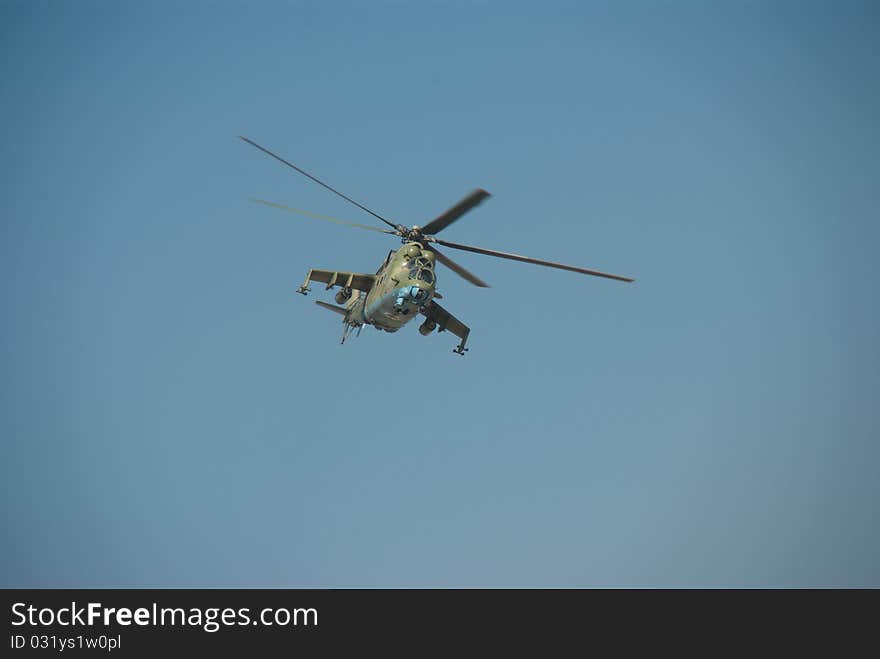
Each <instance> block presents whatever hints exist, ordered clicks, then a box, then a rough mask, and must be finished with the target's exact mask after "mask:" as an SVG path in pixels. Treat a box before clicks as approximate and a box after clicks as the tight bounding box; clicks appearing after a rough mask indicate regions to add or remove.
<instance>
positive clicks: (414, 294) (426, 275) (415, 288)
mask: <svg viewBox="0 0 880 659" xmlns="http://www.w3.org/2000/svg"><path fill="white" fill-rule="evenodd" d="M435 285H436V274H435V272H434V254H433V253H432V252H431V251H430V250H426V249H422V246H421V245H419V244H418V243H407V244H406V245H404V246H403V247H401V248H400V249H399V250H397V251H396V252H393V253H391V254H389V255H388V258H387V259H386V260H385V263H384V264H383V265H382V267H381V268H379V271H378V272H377V273H376V278H375V281H374V284H373V287H372V288H371V289H370V291H369V292H368V293H367V294H366V295H363V296H360V298H359V300H358V302H361V303H362V309H360V310H359V311H361V312H362V318H363V322H364V323H366V324H369V325H374V326H376V327H378V328H379V329H383V330H385V331H386V332H396V331H397V330H399V329H400V328H401V327H403V326H404V325H406V324H407V323H408V322H409V321H411V320H412V319H413V318H415V317H416V316H418V315H419V309H421V308H422V307H424V306H425V305H426V304H428V303H429V302H430V301H431V298H433V297H434V287H435ZM352 311H355V309H352ZM350 315H354V314H350Z"/></svg>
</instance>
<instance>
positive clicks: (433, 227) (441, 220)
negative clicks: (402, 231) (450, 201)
mask: <svg viewBox="0 0 880 659" xmlns="http://www.w3.org/2000/svg"><path fill="white" fill-rule="evenodd" d="M491 196H492V195H490V194H489V193H488V192H486V191H485V190H483V189H482V188H478V189H476V190H474V191H473V192H471V193H470V194H469V195H468V196H467V197H465V198H464V199H462V200H461V201H460V202H458V203H457V204H456V205H455V206H453V207H452V208H450V209H449V210H447V211H446V212H445V213H442V214H440V215H438V216H437V217H436V218H434V219H433V220H431V221H430V222H428V223H427V224H426V225H425V226H423V227H422V228H421V230H422V233H423V234H424V235H426V236H433V235H434V234H435V233H440V232H441V231H442V230H443V229H445V228H446V227H448V226H449V225H450V224H452V223H453V222H455V221H456V220H457V219H458V218H460V217H461V216H462V215H464V214H465V213H467V212H468V211H469V210H470V209H472V208H473V207H474V206H476V205H477V204H479V203H481V202H482V201H483V200H484V199H486V197H491Z"/></svg>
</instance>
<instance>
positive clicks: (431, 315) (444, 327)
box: [421, 300, 471, 355]
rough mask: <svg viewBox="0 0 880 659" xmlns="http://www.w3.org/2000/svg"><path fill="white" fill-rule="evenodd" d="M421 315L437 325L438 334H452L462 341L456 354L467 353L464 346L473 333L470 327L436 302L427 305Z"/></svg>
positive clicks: (432, 301) (456, 349)
mask: <svg viewBox="0 0 880 659" xmlns="http://www.w3.org/2000/svg"><path fill="white" fill-rule="evenodd" d="M421 313H422V314H423V315H424V316H426V317H427V318H428V320H433V321H434V322H435V323H437V331H438V332H443V331H447V332H452V333H453V334H455V336H457V337H458V338H459V339H461V342H460V343H459V344H458V346H457V347H456V348H455V352H457V353H458V354H460V355H463V354H464V353H465V351H466V350H467V348H465V347H464V344H465V343H467V338H468V334H470V333H471V329H470V327H468V326H467V325H465V324H464V323H463V322H461V321H460V320H459V319H458V318H456V317H455V316H453V315H452V314H451V313H449V312H448V311H447V310H446V309H444V308H443V307H441V306H440V305H439V304H437V303H436V302H435V301H434V300H431V302H429V303H428V304H426V305H425V306H424V307H423V308H422V311H421Z"/></svg>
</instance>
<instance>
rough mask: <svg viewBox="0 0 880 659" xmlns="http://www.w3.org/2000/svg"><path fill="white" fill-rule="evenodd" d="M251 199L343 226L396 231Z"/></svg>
mask: <svg viewBox="0 0 880 659" xmlns="http://www.w3.org/2000/svg"><path fill="white" fill-rule="evenodd" d="M251 201H253V202H256V203H258V204H265V205H266V206H271V207H272V208H280V209H281V210H283V211H289V212H291V213H298V214H299V215H305V216H306V217H311V218H314V219H316V220H324V221H325V222H333V223H335V224H341V225H342V226H345V227H356V228H358V229H367V230H368V231H378V232H379V233H390V234H391V235H394V234H395V233H396V232H395V231H392V230H391V229H382V228H381V227H371V226H370V225H369V224H358V223H357V222H346V221H345V220H338V219H336V218H335V217H330V216H329V215H318V214H317V213H310V212H309V211H304V210H301V209H299V208H291V207H290V206H282V205H281V204H276V203H273V202H271V201H266V200H265V199H256V198H253V197H252V198H251Z"/></svg>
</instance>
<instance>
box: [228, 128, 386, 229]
mask: <svg viewBox="0 0 880 659" xmlns="http://www.w3.org/2000/svg"><path fill="white" fill-rule="evenodd" d="M238 137H239V139H241V140H242V141H244V142H247V143H248V144H250V145H251V146H255V147H256V148H258V149H259V150H260V151H262V152H263V153H265V154H267V155H270V156H272V157H273V158H275V160H278V161H279V162H282V163H284V164H285V165H287V166H288V167H290V168H292V169H295V170H296V171H298V172H299V173H300V174H302V175H303V176H307V177H308V178H310V179H312V180H313V181H314V182H315V183H317V184H318V185H322V186H324V187H325V188H327V189H328V190H330V192H332V193H333V194H335V195H339V196H340V197H342V198H343V199H345V201H347V202H349V203H352V204H354V205H355V206H357V207H358V208H360V209H361V210H362V211H366V212H367V213H369V214H370V215H372V216H373V217H375V218H376V219H378V220H382V221H383V222H384V223H385V224H387V225H388V226H390V227H391V228H392V229H395V230H396V229H399V228H400V227H398V225H396V224H394V223H393V222H391V221H389V220H386V219H385V218H384V217H382V216H381V215H379V214H378V213H374V212H373V211H371V210H370V209H369V208H367V207H366V206H362V205H361V204H359V203H358V202H356V201H355V200H354V199H352V198H351V197H346V196H345V195H344V194H342V193H341V192H340V191H339V190H336V189H334V188H331V187H330V186H329V185H327V184H326V183H324V182H323V181H321V180H318V179H317V178H315V177H314V176H312V175H311V174H309V173H308V172H307V171H305V170H304V169H300V168H299V167H297V166H296V165H294V164H293V163H291V162H287V161H286V160H285V159H284V158H282V157H281V156H277V155H275V154H274V153H272V152H271V151H269V149H266V148H264V147H262V146H260V145H259V144H257V143H256V142H254V141H253V140H249V139H248V138H246V137H242V136H241V135H239V136H238Z"/></svg>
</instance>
